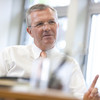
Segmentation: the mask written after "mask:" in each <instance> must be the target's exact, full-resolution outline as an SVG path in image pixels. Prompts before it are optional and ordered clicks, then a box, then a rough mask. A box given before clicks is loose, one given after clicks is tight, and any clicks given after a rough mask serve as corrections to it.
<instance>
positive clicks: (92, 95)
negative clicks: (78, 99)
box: [83, 75, 100, 100]
mask: <svg viewBox="0 0 100 100" xmlns="http://www.w3.org/2000/svg"><path fill="white" fill-rule="evenodd" d="M98 78H99V75H96V76H95V78H94V80H93V82H92V84H91V86H90V88H89V89H88V91H87V92H86V93H85V94H84V97H83V100H100V96H99V93H98V89H97V88H95V85H96V82H97V80H98Z"/></svg>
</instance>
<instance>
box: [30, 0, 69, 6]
mask: <svg viewBox="0 0 100 100" xmlns="http://www.w3.org/2000/svg"><path fill="white" fill-rule="evenodd" d="M70 1H71V0H30V6H31V5H32V4H37V3H44V4H49V5H50V6H53V7H55V6H68V5H69V4H70Z"/></svg>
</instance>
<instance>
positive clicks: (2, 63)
mask: <svg viewBox="0 0 100 100" xmlns="http://www.w3.org/2000/svg"><path fill="white" fill-rule="evenodd" d="M6 54H7V53H6V50H4V51H3V52H0V77H1V76H6V74H7V68H6V67H7V59H8V57H7V55H6Z"/></svg>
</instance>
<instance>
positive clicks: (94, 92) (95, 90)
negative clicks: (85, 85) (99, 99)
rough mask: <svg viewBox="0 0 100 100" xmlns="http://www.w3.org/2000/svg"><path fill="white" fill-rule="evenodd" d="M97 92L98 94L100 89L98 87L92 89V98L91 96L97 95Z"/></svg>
mask: <svg viewBox="0 0 100 100" xmlns="http://www.w3.org/2000/svg"><path fill="white" fill-rule="evenodd" d="M97 94H98V89H97V88H94V89H93V90H92V92H91V94H90V98H91V97H95V96H97Z"/></svg>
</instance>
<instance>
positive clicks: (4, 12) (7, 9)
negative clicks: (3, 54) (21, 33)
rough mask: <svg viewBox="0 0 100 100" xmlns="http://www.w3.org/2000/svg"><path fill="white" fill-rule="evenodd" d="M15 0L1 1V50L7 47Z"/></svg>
mask: <svg viewBox="0 0 100 100" xmlns="http://www.w3.org/2000/svg"><path fill="white" fill-rule="evenodd" d="M12 3H13V0H0V49H1V48H4V47H6V46H7V42H8V41H7V40H8V35H9V27H10V22H11V12H12Z"/></svg>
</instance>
